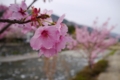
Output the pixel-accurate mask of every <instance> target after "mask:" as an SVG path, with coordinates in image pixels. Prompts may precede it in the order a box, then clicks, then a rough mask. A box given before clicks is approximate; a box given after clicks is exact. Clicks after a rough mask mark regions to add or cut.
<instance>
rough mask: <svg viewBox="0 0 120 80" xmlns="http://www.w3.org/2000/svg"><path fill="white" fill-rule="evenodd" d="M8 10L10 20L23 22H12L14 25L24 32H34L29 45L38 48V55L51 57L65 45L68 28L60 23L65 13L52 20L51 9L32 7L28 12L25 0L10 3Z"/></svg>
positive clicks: (67, 38) (67, 39)
mask: <svg viewBox="0 0 120 80" xmlns="http://www.w3.org/2000/svg"><path fill="white" fill-rule="evenodd" d="M9 12H10V13H11V16H10V17H9V19H10V20H14V21H16V20H19V21H21V22H23V23H24V24H14V25H15V26H17V27H20V28H21V29H22V31H23V32H24V33H27V32H29V31H32V32H34V35H33V37H32V38H31V40H30V45H31V47H32V48H33V49H34V50H39V56H41V55H44V56H45V57H52V56H55V55H56V54H57V53H59V52H60V51H61V50H62V49H64V48H65V47H66V43H67V42H68V41H69V37H68V35H67V31H68V28H67V26H66V25H65V24H64V23H62V21H63V19H64V16H65V15H62V16H61V17H60V18H59V19H58V21H56V22H53V20H52V18H51V15H52V10H46V9H45V10H43V11H41V10H40V9H37V8H35V7H32V8H31V11H30V12H29V13H28V8H27V5H26V3H25V1H22V3H21V4H20V5H18V4H11V5H10V6H9Z"/></svg>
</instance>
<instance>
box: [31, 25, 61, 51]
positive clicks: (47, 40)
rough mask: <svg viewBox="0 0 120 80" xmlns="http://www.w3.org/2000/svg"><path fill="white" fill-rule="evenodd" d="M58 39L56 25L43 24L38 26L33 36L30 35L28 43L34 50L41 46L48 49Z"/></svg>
mask: <svg viewBox="0 0 120 80" xmlns="http://www.w3.org/2000/svg"><path fill="white" fill-rule="evenodd" d="M58 39H59V32H58V29H57V28H56V27H53V26H44V27H39V28H38V29H37V30H36V32H35V34H34V36H33V37H32V39H31V41H30V44H31V47H32V48H33V49H35V50H39V49H40V48H41V47H44V48H46V49H50V48H52V47H53V45H54V44H55V43H56V42H57V41H58Z"/></svg>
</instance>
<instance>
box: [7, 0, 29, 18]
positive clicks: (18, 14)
mask: <svg viewBox="0 0 120 80" xmlns="http://www.w3.org/2000/svg"><path fill="white" fill-rule="evenodd" d="M9 10H10V11H12V16H11V17H10V19H16V20H21V19H25V18H26V17H28V13H27V12H26V10H27V5H26V4H25V2H24V1H22V3H21V4H20V5H18V4H11V5H10V7H9Z"/></svg>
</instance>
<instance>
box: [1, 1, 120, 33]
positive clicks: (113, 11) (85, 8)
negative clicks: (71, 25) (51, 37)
mask: <svg viewBox="0 0 120 80" xmlns="http://www.w3.org/2000/svg"><path fill="white" fill-rule="evenodd" d="M21 1H22V0H17V2H18V3H19V2H21ZM26 1H27V5H29V4H30V3H31V2H32V0H26ZM13 2H14V0H0V3H2V4H6V5H9V4H11V3H13ZM34 6H35V7H38V8H39V7H40V8H41V10H43V9H50V10H51V9H52V10H53V11H54V13H55V14H57V15H59V16H61V15H62V14H64V13H65V14H66V16H65V18H66V19H68V20H70V21H74V22H76V23H78V24H83V25H88V26H92V24H93V21H94V20H95V18H96V17H98V18H99V20H98V21H99V25H100V24H102V23H103V22H105V21H106V20H107V19H108V18H111V20H110V24H109V25H110V26H111V25H116V24H117V26H116V28H115V29H114V30H113V32H115V33H119V34H120V0H53V1H52V2H46V3H43V1H42V0H38V2H36V3H35V4H34Z"/></svg>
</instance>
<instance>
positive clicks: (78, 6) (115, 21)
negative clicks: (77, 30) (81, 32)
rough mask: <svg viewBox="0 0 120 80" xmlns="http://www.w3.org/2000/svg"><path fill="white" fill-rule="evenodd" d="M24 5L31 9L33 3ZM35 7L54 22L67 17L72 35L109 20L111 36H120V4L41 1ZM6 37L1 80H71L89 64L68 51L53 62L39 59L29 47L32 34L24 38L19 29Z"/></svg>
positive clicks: (1, 44)
mask: <svg viewBox="0 0 120 80" xmlns="http://www.w3.org/2000/svg"><path fill="white" fill-rule="evenodd" d="M21 1H22V0H0V6H3V7H4V8H6V7H9V5H10V4H12V3H18V4H19V3H21ZM25 1H26V3H27V5H29V4H30V3H31V2H32V1H33V0H25ZM33 6H34V7H37V8H40V9H41V10H44V9H48V10H53V15H52V18H53V20H54V21H57V20H58V18H59V17H60V16H61V15H62V14H65V15H66V16H65V19H64V21H63V22H64V23H65V24H67V25H68V28H69V33H70V34H72V33H73V32H74V25H76V24H77V25H78V26H79V27H81V26H87V27H88V30H91V29H92V25H93V22H94V20H95V19H96V18H98V25H99V26H101V24H102V23H103V22H105V21H107V19H108V18H110V21H109V26H110V27H111V26H113V25H115V26H116V27H115V29H114V30H113V31H112V33H111V35H112V36H113V37H116V36H118V35H119V34H120V0H51V1H47V0H46V2H44V1H43V0H38V1H37V2H36V3H34V4H33ZM3 7H2V8H0V11H1V9H3ZM1 26H3V24H1V25H0V27H1ZM0 29H1V28H0ZM4 34H5V37H2V38H0V80H48V78H49V79H50V80H69V79H70V78H71V77H73V76H75V74H76V73H77V72H78V71H80V70H82V69H83V68H84V67H85V66H86V65H87V64H88V63H87V61H86V59H85V58H83V57H81V55H80V54H75V53H76V52H75V51H71V50H69V51H68V50H66V49H65V50H63V52H61V54H60V55H59V56H58V57H56V58H51V59H50V60H47V59H44V57H40V58H38V52H37V51H34V50H32V48H31V47H30V44H29V41H30V38H31V37H32V36H33V33H28V34H27V35H24V34H23V33H22V32H20V29H18V28H14V27H13V28H12V31H9V30H8V33H4ZM119 45H120V44H119ZM114 48H116V46H114ZM117 49H118V50H119V46H118V45H117ZM106 52H109V51H106ZM100 58H101V57H100ZM97 60H99V58H98V59H97ZM97 60H96V61H97ZM50 64H53V65H51V66H50ZM46 74H47V75H46ZM50 76H51V77H50ZM103 80H104V79H103ZM116 80H117V79H116Z"/></svg>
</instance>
